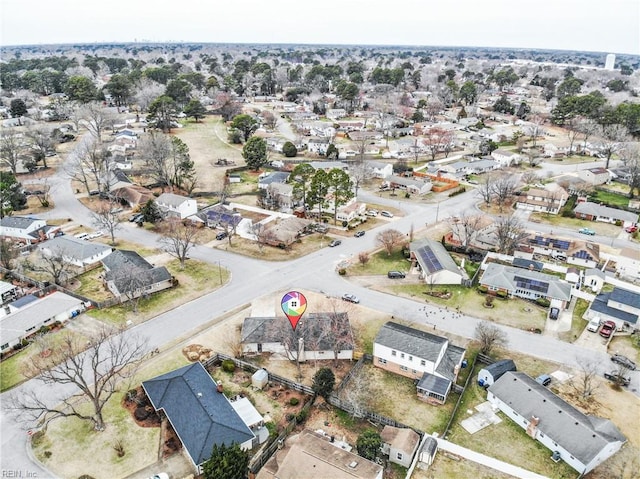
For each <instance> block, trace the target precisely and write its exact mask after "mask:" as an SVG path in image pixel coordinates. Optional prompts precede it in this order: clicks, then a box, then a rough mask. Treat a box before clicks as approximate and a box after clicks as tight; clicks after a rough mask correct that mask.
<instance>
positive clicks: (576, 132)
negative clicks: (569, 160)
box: [564, 117, 582, 156]
mask: <svg viewBox="0 0 640 479" xmlns="http://www.w3.org/2000/svg"><path fill="white" fill-rule="evenodd" d="M580 121H581V120H580V119H579V118H575V117H573V118H569V119H568V120H567V121H565V123H564V127H565V128H566V130H567V138H568V139H569V150H568V151H567V155H568V156H571V155H572V154H573V145H574V144H575V143H576V142H577V141H578V137H579V136H580V135H582V131H581V129H580Z"/></svg>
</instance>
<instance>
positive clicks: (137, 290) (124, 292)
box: [110, 266, 150, 313]
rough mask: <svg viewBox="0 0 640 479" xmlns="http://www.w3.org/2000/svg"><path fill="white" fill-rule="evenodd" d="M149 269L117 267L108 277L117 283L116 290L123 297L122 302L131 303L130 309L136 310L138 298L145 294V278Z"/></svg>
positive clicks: (135, 311)
mask: <svg viewBox="0 0 640 479" xmlns="http://www.w3.org/2000/svg"><path fill="white" fill-rule="evenodd" d="M149 274H150V273H149V270H145V269H142V268H140V267H138V266H131V267H129V268H120V269H118V270H117V271H116V272H115V274H114V276H113V277H112V278H110V279H111V280H113V281H114V282H115V283H117V285H118V291H119V293H120V294H121V296H123V297H124V302H128V303H129V304H130V305H131V311H133V312H134V313H137V312H138V304H139V303H140V299H141V298H143V297H144V296H145V289H144V288H145V286H146V285H147V284H149V283H148V282H147V281H146V280H147V279H148V276H149Z"/></svg>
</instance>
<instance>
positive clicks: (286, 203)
mask: <svg viewBox="0 0 640 479" xmlns="http://www.w3.org/2000/svg"><path fill="white" fill-rule="evenodd" d="M265 191H266V197H265V203H266V204H269V205H271V207H277V208H278V209H279V210H280V211H291V209H292V208H293V206H294V205H293V202H294V201H293V186H292V185H290V184H288V183H271V184H270V185H269V186H267V187H266V189H265Z"/></svg>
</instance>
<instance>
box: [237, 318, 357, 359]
mask: <svg viewBox="0 0 640 479" xmlns="http://www.w3.org/2000/svg"><path fill="white" fill-rule="evenodd" d="M291 332H292V329H291V325H290V324H289V321H288V320H287V319H286V318H284V317H282V316H278V317H275V318H273V317H271V318H260V317H250V318H245V320H244V322H243V324H242V334H241V337H242V343H243V344H256V343H257V344H264V343H282V342H284V341H285V340H288V339H290V338H289V336H290V334H291ZM296 333H297V337H301V338H304V341H305V347H306V348H307V349H309V350H311V349H315V350H317V351H329V350H332V349H333V347H334V344H336V342H337V346H338V347H339V348H340V349H341V350H348V349H353V347H354V343H353V333H352V331H351V324H350V323H349V316H348V315H347V313H335V314H334V313H309V314H306V315H304V316H302V318H301V319H300V322H299V323H298V326H297V328H296Z"/></svg>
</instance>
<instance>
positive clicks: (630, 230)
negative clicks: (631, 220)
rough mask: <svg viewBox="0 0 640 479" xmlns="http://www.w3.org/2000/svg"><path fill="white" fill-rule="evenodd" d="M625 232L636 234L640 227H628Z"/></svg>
mask: <svg viewBox="0 0 640 479" xmlns="http://www.w3.org/2000/svg"><path fill="white" fill-rule="evenodd" d="M624 230H625V231H626V232H627V233H635V232H636V231H638V227H637V226H627V227H626V228H625V229H624Z"/></svg>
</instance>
